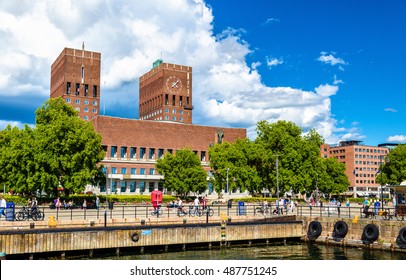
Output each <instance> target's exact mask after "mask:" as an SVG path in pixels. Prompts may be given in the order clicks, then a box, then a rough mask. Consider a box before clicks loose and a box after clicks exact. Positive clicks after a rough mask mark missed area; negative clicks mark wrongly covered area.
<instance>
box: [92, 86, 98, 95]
mask: <svg viewBox="0 0 406 280" xmlns="http://www.w3.org/2000/svg"><path fill="white" fill-rule="evenodd" d="M93 97H97V86H93Z"/></svg>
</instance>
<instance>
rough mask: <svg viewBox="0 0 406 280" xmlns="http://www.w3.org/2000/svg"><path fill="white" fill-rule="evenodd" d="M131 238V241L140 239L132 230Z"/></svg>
mask: <svg viewBox="0 0 406 280" xmlns="http://www.w3.org/2000/svg"><path fill="white" fill-rule="evenodd" d="M131 240H132V242H138V240H140V236H139V235H138V233H137V232H134V233H133V234H132V235H131Z"/></svg>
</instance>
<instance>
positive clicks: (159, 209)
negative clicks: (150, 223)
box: [151, 205, 163, 217]
mask: <svg viewBox="0 0 406 280" xmlns="http://www.w3.org/2000/svg"><path fill="white" fill-rule="evenodd" d="M162 214H163V211H162V209H161V205H158V208H157V209H154V210H153V211H152V212H151V215H152V216H155V215H156V216H157V217H159V216H162Z"/></svg>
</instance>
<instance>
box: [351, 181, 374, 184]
mask: <svg viewBox="0 0 406 280" xmlns="http://www.w3.org/2000/svg"><path fill="white" fill-rule="evenodd" d="M355 183H356V184H375V181H374V180H355Z"/></svg>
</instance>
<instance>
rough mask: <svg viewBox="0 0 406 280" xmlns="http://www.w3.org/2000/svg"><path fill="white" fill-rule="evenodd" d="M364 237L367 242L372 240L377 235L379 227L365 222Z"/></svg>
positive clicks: (374, 239) (375, 238) (376, 237)
mask: <svg viewBox="0 0 406 280" xmlns="http://www.w3.org/2000/svg"><path fill="white" fill-rule="evenodd" d="M363 236H364V239H365V240H367V241H369V242H374V241H376V240H377V239H378V237H379V228H378V227H377V226H376V225H374V224H367V225H366V226H365V227H364V231H363Z"/></svg>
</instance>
